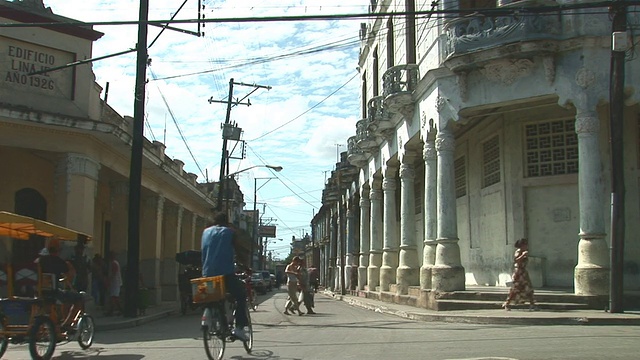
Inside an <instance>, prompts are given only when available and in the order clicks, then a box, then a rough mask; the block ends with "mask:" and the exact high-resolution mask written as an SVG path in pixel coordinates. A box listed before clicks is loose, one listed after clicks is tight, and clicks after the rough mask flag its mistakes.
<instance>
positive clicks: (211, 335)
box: [202, 316, 226, 360]
mask: <svg viewBox="0 0 640 360" xmlns="http://www.w3.org/2000/svg"><path fill="white" fill-rule="evenodd" d="M211 324H212V328H211V329H209V328H208V327H206V326H205V327H204V328H203V329H202V338H203V339H204V351H205V353H207V357H208V358H209V360H221V359H222V356H223V355H224V349H225V347H226V340H225V339H224V335H223V334H222V326H220V320H219V319H217V318H216V316H214V318H213V319H212V321H211Z"/></svg>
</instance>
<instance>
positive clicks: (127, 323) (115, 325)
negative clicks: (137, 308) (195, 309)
mask: <svg viewBox="0 0 640 360" xmlns="http://www.w3.org/2000/svg"><path fill="white" fill-rule="evenodd" d="M175 312H176V310H162V311H159V312H157V313H155V314H152V315H145V316H140V317H137V318H132V319H124V320H122V321H116V322H110V323H106V324H100V320H99V319H96V321H95V322H96V331H109V330H120V329H128V328H132V327H136V326H140V325H143V324H147V323H150V322H152V321H156V320H160V319H164V318H166V317H169V316H171V315H173V314H175Z"/></svg>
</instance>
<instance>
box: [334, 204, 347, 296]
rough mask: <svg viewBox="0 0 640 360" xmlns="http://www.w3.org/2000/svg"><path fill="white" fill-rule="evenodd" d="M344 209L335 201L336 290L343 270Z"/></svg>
mask: <svg viewBox="0 0 640 360" xmlns="http://www.w3.org/2000/svg"><path fill="white" fill-rule="evenodd" d="M340 199H342V196H340ZM343 211H344V210H343V209H342V202H341V201H339V202H337V203H336V213H337V220H336V224H337V226H336V230H337V233H336V267H335V272H334V277H335V284H336V286H335V289H337V290H341V289H342V278H341V276H340V272H341V271H342V270H343V269H342V267H343V263H342V260H343V256H344V254H343V251H344V247H343V246H342V242H343V241H344V232H345V228H346V226H345V224H344V221H345V216H344V212H343Z"/></svg>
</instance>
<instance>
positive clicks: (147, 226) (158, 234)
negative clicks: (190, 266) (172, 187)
mask: <svg viewBox="0 0 640 360" xmlns="http://www.w3.org/2000/svg"><path fill="white" fill-rule="evenodd" d="M163 208H164V197H162V196H149V197H146V198H145V199H144V206H143V207H142V213H141V217H140V221H141V226H140V229H141V235H142V238H143V239H144V241H143V243H142V245H141V246H140V272H141V273H142V279H143V280H144V284H145V286H147V287H149V288H153V289H154V291H153V292H152V296H153V299H152V303H153V304H158V303H159V302H160V301H161V299H162V295H161V289H162V288H161V281H160V274H161V264H162V219H163V210H164V209H163Z"/></svg>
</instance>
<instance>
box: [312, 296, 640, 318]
mask: <svg viewBox="0 0 640 360" xmlns="http://www.w3.org/2000/svg"><path fill="white" fill-rule="evenodd" d="M321 293H322V292H320V291H319V292H318V294H321ZM322 294H324V295H325V296H328V297H331V298H334V299H336V300H341V301H344V302H346V303H348V304H349V305H352V306H357V307H361V308H364V309H368V310H371V311H375V312H378V313H384V314H389V315H394V316H399V317H402V318H405V319H412V320H418V321H439V322H450V323H468V324H508V325H635V326H638V325H640V311H629V312H625V313H621V314H612V313H608V312H604V311H598V310H567V311H547V310H540V311H529V310H528V309H526V310H525V309H512V310H511V311H505V310H503V309H495V310H458V311H434V310H429V309H423V308H418V307H413V306H408V305H398V304H393V303H387V302H383V301H377V300H373V299H368V298H363V297H358V296H352V295H340V294H336V293H333V292H331V291H329V290H325V291H324V292H323V293H322Z"/></svg>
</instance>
